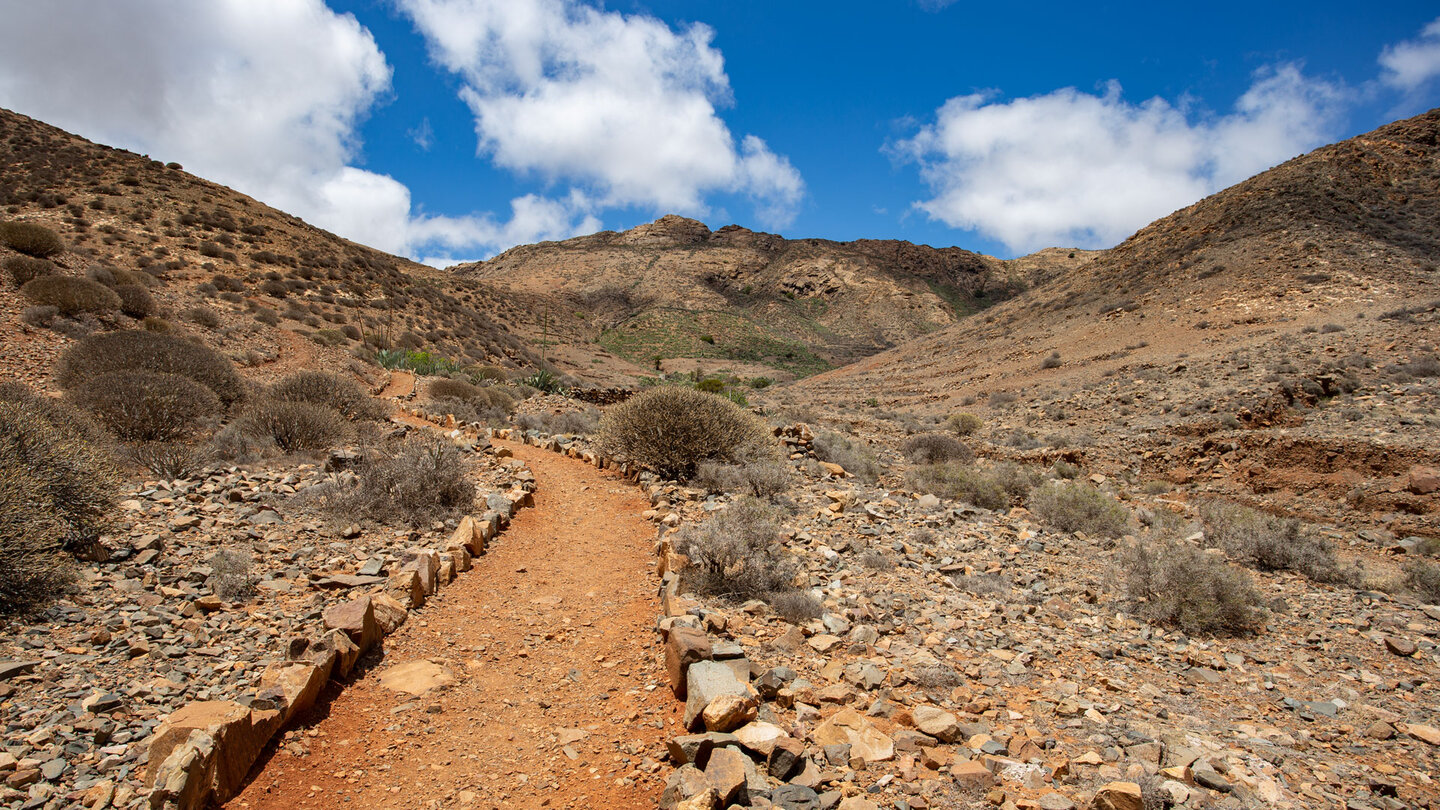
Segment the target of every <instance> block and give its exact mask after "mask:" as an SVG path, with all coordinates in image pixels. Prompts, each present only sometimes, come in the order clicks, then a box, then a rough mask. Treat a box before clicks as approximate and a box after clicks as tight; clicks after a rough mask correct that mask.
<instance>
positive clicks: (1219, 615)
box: [1117, 540, 1261, 636]
mask: <svg viewBox="0 0 1440 810" xmlns="http://www.w3.org/2000/svg"><path fill="white" fill-rule="evenodd" d="M1117 563H1118V566H1119V569H1120V572H1121V575H1122V577H1123V578H1124V585H1125V593H1126V595H1127V596H1128V597H1129V598H1131V599H1133V600H1136V601H1137V608H1136V609H1137V612H1139V613H1140V615H1142V616H1143V617H1145V618H1146V619H1148V620H1149V621H1152V622H1155V623H1157V624H1165V625H1171V626H1174V627H1179V628H1180V629H1181V630H1184V631H1185V632H1186V633H1190V634H1194V635H1220V636H1233V635H1242V634H1246V633H1251V632H1254V631H1255V630H1256V629H1258V627H1259V626H1260V620H1261V612H1260V610H1259V609H1258V606H1259V604H1260V594H1259V593H1258V592H1257V591H1256V590H1255V588H1254V586H1253V585H1252V584H1251V582H1250V578H1249V577H1248V576H1246V574H1245V572H1244V571H1241V570H1239V569H1236V568H1234V567H1232V566H1230V565H1227V564H1226V563H1225V561H1224V560H1222V559H1220V558H1218V557H1217V556H1216V555H1214V554H1207V553H1205V552H1203V551H1200V550H1199V549H1197V548H1195V547H1193V546H1190V545H1188V544H1185V543H1180V542H1174V541H1169V540H1153V541H1138V542H1135V543H1132V544H1130V545H1128V546H1127V547H1126V548H1124V549H1123V550H1122V551H1121V552H1120V554H1119V557H1118V558H1117Z"/></svg>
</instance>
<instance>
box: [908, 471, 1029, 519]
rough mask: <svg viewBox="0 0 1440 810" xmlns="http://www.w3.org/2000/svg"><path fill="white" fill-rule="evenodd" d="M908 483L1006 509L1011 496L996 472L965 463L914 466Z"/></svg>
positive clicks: (947, 495) (946, 496) (974, 502)
mask: <svg viewBox="0 0 1440 810" xmlns="http://www.w3.org/2000/svg"><path fill="white" fill-rule="evenodd" d="M905 482H906V485H907V486H909V487H910V488H911V489H914V490H918V491H920V492H928V493H930V494H932V495H937V496H939V497H941V498H951V499H953V500H957V501H962V502H964V503H968V504H970V505H972V506H978V507H980V508H981V509H1005V508H1006V507H1008V506H1009V505H1010V496H1009V495H1008V494H1007V493H1006V492H1005V488H1004V487H1003V486H1001V485H1000V480H999V479H998V478H997V477H996V476H995V474H994V473H993V472H990V471H988V470H984V469H982V468H980V467H975V466H970V465H965V464H923V465H920V466H917V467H912V468H911V469H910V471H909V472H908V473H907V474H906V476H905Z"/></svg>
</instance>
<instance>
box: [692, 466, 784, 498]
mask: <svg viewBox="0 0 1440 810" xmlns="http://www.w3.org/2000/svg"><path fill="white" fill-rule="evenodd" d="M691 481H692V482H693V483H694V484H695V485H696V486H699V487H701V488H703V489H705V490H706V491H708V492H715V493H719V492H731V493H749V494H751V495H754V496H755V497H757V498H764V499H765V500H772V499H773V498H774V497H775V496H776V495H779V494H780V493H782V492H784V491H785V490H787V489H789V488H790V484H791V483H792V482H793V481H794V475H793V474H792V473H791V471H790V466H789V465H788V464H785V463H784V462H781V461H776V460H772V459H766V460H758V461H748V462H745V463H743V464H728V463H725V462H722V461H702V462H700V463H699V464H697V465H695V476H694V478H692V479H691Z"/></svg>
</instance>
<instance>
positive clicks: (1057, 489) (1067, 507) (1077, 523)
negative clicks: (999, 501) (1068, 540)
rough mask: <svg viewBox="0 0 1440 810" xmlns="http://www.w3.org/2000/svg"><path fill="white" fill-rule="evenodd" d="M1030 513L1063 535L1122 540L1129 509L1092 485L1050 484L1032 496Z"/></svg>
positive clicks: (1128, 519)
mask: <svg viewBox="0 0 1440 810" xmlns="http://www.w3.org/2000/svg"><path fill="white" fill-rule="evenodd" d="M1028 505H1029V507H1030V511H1032V512H1034V513H1035V514H1037V515H1039V516H1040V519H1041V520H1044V521H1045V522H1046V523H1049V524H1050V525H1051V526H1054V527H1055V528H1057V529H1059V530H1060V531H1062V532H1085V533H1086V534H1093V535H1098V536H1101V537H1119V536H1120V535H1122V534H1124V533H1125V526H1126V525H1127V524H1128V523H1129V521H1130V510H1128V509H1126V508H1125V507H1124V506H1122V505H1121V504H1120V502H1119V501H1116V500H1115V499H1114V498H1112V497H1110V496H1109V495H1106V494H1105V493H1103V492H1101V491H1100V490H1098V489H1096V488H1095V487H1093V486H1091V485H1089V484H1082V483H1080V482H1078V481H1051V482H1049V483H1047V484H1045V485H1044V486H1041V487H1038V488H1037V489H1036V490H1035V491H1034V492H1031V493H1030V501H1029V504H1028Z"/></svg>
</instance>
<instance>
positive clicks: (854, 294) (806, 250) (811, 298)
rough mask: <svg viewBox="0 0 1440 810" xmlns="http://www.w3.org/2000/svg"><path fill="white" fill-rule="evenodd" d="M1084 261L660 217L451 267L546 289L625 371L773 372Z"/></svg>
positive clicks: (820, 363)
mask: <svg viewBox="0 0 1440 810" xmlns="http://www.w3.org/2000/svg"><path fill="white" fill-rule="evenodd" d="M1085 255H1086V254H1085V253H1084V252H1083V251H1082V252H1075V251H1061V250H1052V251H1047V252H1045V253H1044V254H1043V255H1040V254H1037V256H1035V257H1027V258H1026V259H1021V260H1016V261H1015V262H1005V261H1001V260H999V259H995V258H992V257H989V256H982V255H980V254H978V253H971V252H970V251H967V250H961V249H960V248H938V249H937V248H931V247H927V246H924V245H914V244H911V243H909V242H901V241H895V240H858V241H855V242H843V243H842V242H832V241H828V240H823V239H785V238H783V237H780V236H777V235H775V234H769V233H760V232H756V231H751V230H748V229H746V228H742V227H740V226H738V225H731V226H728V227H725V228H721V229H720V230H718V231H713V232H712V231H711V230H710V229H709V228H708V227H706V226H705V225H704V224H702V223H700V222H696V221H695V220H692V219H685V218H683V217H678V216H666V217H662V218H661V219H659V220H656V221H655V222H652V223H649V224H647V225H641V226H639V227H636V228H633V229H631V230H628V231H625V232H623V233H615V232H611V231H606V232H603V233H597V234H592V235H590V236H583V237H578V238H575V239H568V240H565V241H563V242H544V243H541V244H538V245H526V246H523V247H518V248H514V249H513V250H509V251H506V252H505V253H503V254H501V255H499V256H497V257H495V258H494V259H491V260H490V261H487V262H480V263H478V264H472V265H461V266H459V267H456V268H452V269H453V270H454V271H455V272H456V273H457V274H458V275H460V276H462V277H466V276H469V277H474V278H479V279H482V280H484V281H487V282H490V283H493V284H496V285H501V286H503V287H505V288H506V289H509V290H514V291H517V292H524V293H531V294H535V295H544V294H555V295H556V306H555V309H556V310H557V311H563V312H565V315H564V316H561V318H558V319H557V320H565V319H569V320H572V321H573V320H576V319H584V320H585V322H586V328H587V329H588V334H590V335H591V336H592V338H593V339H595V340H597V341H598V342H599V343H600V345H602V346H604V347H606V348H607V349H610V350H611V351H613V352H615V353H616V354H618V355H621V356H624V357H627V358H629V359H631V360H632V361H634V362H636V363H640V364H651V363H654V360H655V358H657V357H659V358H661V359H663V360H670V359H673V358H691V359H706V360H718V361H722V362H728V363H731V364H734V363H740V364H746V363H749V364H754V365H756V366H759V367H761V368H762V370H763V369H764V367H769V368H770V369H774V370H778V371H779V372H781V374H780V376H782V377H783V376H786V375H787V374H793V375H797V376H803V375H806V374H812V373H815V372H817V371H822V370H825V369H828V368H832V367H834V366H838V365H843V364H844V363H847V362H849V361H851V360H854V359H857V358H860V357H864V356H866V355H869V354H873V353H874V352H877V351H880V350H882V349H885V348H888V347H891V346H894V345H896V344H898V343H902V342H904V341H907V340H909V339H911V338H914V337H917V336H919V335H924V334H927V333H930V332H933V331H935V330H937V329H940V328H942V327H945V326H948V325H950V324H953V323H956V322H957V321H959V320H960V319H961V318H963V317H965V316H966V315H968V314H970V313H973V312H976V311H979V310H981V309H984V308H986V307H988V306H990V305H992V304H994V303H995V302H997V301H1001V300H1004V299H1006V298H1008V297H1010V296H1012V295H1014V294H1016V293H1017V292H1019V291H1020V290H1022V289H1024V288H1026V287H1027V286H1029V285H1030V283H1031V282H1032V280H1035V279H1041V278H1047V277H1049V276H1051V275H1053V274H1056V273H1058V272H1060V271H1062V270H1063V269H1064V268H1065V267H1067V266H1074V265H1077V264H1079V263H1080V262H1081V261H1083V259H1084V257H1085ZM708 365H710V366H714V365H716V364H715V363H708ZM667 368H668V366H667Z"/></svg>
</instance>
